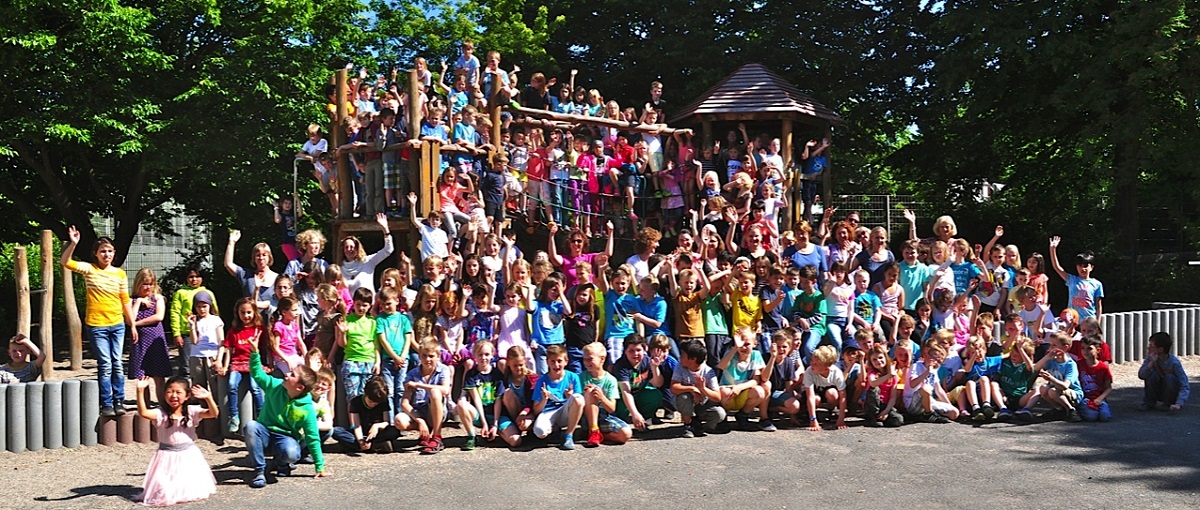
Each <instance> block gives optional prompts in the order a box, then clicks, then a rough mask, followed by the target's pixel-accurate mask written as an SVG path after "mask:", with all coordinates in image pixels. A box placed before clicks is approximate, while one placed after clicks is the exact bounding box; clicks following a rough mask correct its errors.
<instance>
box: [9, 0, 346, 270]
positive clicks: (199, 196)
mask: <svg viewBox="0 0 1200 510" xmlns="http://www.w3.org/2000/svg"><path fill="white" fill-rule="evenodd" d="M360 8H361V6H360V4H358V2H356V1H355V0H332V1H323V2H308V1H302V0H279V1H273V2H254V1H251V2H236V3H226V2H221V3H215V2H214V3H196V2H185V1H179V0H173V1H167V2H143V1H135V2H122V3H120V4H118V3H117V2H96V1H89V0H66V1H62V2H44V1H41V2H34V1H22V2H10V3H8V4H5V5H4V6H0V16H2V18H0V44H2V45H3V48H4V50H3V51H0V77H2V78H3V79H4V81H5V83H6V84H7V86H6V87H5V89H4V90H3V91H2V92H0V100H2V101H0V102H2V103H3V108H4V109H5V111H4V114H3V115H0V129H2V130H3V131H4V133H5V134H6V136H5V140H4V141H3V142H0V168H3V169H4V170H6V174H7V175H8V176H9V177H8V178H7V179H3V180H0V195H2V197H0V211H9V212H11V211H19V212H20V214H21V215H22V216H23V217H25V218H29V219H30V220H31V221H32V222H34V223H37V224H39V225H42V226H44V227H47V228H51V229H53V230H55V231H56V232H58V233H59V235H64V233H65V231H66V227H67V226H68V225H75V226H77V227H78V228H79V229H80V231H81V232H82V233H83V237H84V240H83V243H84V244H85V245H88V244H90V241H91V240H92V239H95V238H96V236H97V233H96V232H95V231H94V230H93V229H92V227H91V219H92V216H93V215H97V214H98V215H102V216H110V217H112V218H114V220H115V224H116V228H115V230H116V231H115V233H114V234H115V235H114V236H113V237H114V240H115V243H116V246H117V253H118V259H117V260H116V263H117V264H120V263H121V262H122V261H123V259H124V256H125V254H126V253H127V251H128V247H129V245H130V243H131V241H132V239H133V236H134V234H136V233H137V231H138V228H139V225H140V224H142V223H143V222H147V223H148V224H150V225H152V226H154V227H155V228H156V230H159V231H164V230H165V229H167V226H166V223H165V222H164V221H162V220H163V219H164V218H161V217H157V216H156V214H155V213H156V211H158V208H159V207H160V206H162V205H163V204H165V203H167V202H168V201H175V202H177V203H179V204H181V205H183V206H184V208H185V210H187V211H188V212H189V213H192V214H195V215H197V216H198V217H200V218H201V219H202V220H205V221H211V222H217V223H232V222H234V221H236V219H237V216H238V214H239V211H238V208H239V207H243V206H245V205H247V204H253V203H260V202H261V201H263V200H264V197H265V196H267V195H269V194H271V192H272V190H283V189H285V183H286V177H287V174H288V173H289V172H286V171H285V170H286V169H290V166H291V162H290V154H291V153H292V152H293V149H294V148H295V147H293V146H295V145H298V144H297V143H296V142H299V141H302V138H303V134H302V133H303V126H304V125H306V124H307V123H308V122H310V121H311V119H314V118H319V115H320V114H319V107H320V105H321V102H320V101H321V99H322V96H321V92H320V89H321V87H322V86H323V85H324V83H326V81H327V79H328V75H329V69H330V68H332V67H337V66H340V65H341V63H343V62H345V58H346V56H345V50H346V48H347V47H349V46H350V45H351V44H353V43H355V42H356V41H357V40H358V38H360V37H361V36H362V32H361V30H359V29H357V27H356V26H355V25H354V23H356V22H358V21H359V20H360V18H358V17H357V16H358V13H359V10H360ZM288 188H290V185H289V186H288ZM214 198H218V200H214ZM167 231H169V230H167Z"/></svg>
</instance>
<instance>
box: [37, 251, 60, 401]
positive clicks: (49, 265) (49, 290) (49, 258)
mask: <svg viewBox="0 0 1200 510" xmlns="http://www.w3.org/2000/svg"><path fill="white" fill-rule="evenodd" d="M56 262H57V261H55V260H54V233H53V232H51V231H49V230H43V231H42V314H41V318H40V319H38V339H39V341H40V342H39V343H40V344H41V348H42V352H43V353H45V354H46V362H45V363H43V364H42V379H43V380H47V381H49V380H51V379H53V378H54V268H55V267H56V266H57V264H56Z"/></svg>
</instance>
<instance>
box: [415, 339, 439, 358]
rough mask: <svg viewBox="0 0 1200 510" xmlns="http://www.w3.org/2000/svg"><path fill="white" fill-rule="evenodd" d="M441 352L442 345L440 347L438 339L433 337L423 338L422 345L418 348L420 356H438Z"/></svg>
mask: <svg viewBox="0 0 1200 510" xmlns="http://www.w3.org/2000/svg"><path fill="white" fill-rule="evenodd" d="M440 350H441V345H439V344H438V341H437V339H436V338H434V337H432V336H427V337H425V338H422V339H421V343H420V344H418V347H417V352H418V353H420V354H429V353H431V352H432V353H434V354H437V353H438V352H439V351H440Z"/></svg>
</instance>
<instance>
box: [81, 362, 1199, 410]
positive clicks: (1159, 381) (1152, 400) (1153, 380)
mask: <svg viewBox="0 0 1200 510" xmlns="http://www.w3.org/2000/svg"><path fill="white" fill-rule="evenodd" d="M1179 389H1180V388H1179V380H1178V379H1175V378H1174V377H1163V375H1162V374H1160V373H1158V372H1157V371H1154V370H1151V371H1150V374H1149V376H1148V377H1146V389H1145V393H1144V395H1145V397H1144V398H1143V399H1142V401H1143V402H1145V403H1146V404H1147V405H1149V406H1150V407H1151V408H1153V407H1154V404H1156V403H1158V402H1162V403H1164V404H1167V405H1175V402H1176V401H1177V400H1179ZM100 392H101V393H104V386H103V383H101V386H100Z"/></svg>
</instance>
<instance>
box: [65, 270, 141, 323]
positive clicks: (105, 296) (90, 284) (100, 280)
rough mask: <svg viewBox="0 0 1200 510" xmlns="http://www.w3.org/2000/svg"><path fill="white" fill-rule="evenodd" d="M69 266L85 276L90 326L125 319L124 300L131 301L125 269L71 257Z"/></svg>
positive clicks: (120, 321) (85, 321) (87, 320)
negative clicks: (92, 263)
mask: <svg viewBox="0 0 1200 510" xmlns="http://www.w3.org/2000/svg"><path fill="white" fill-rule="evenodd" d="M67 269H70V270H71V271H74V272H76V273H79V274H81V275H83V280H84V283H86V285H87V314H86V315H85V316H84V319H83V322H84V324H87V325H88V326H94V327H106V326H116V325H117V324H121V323H122V322H125V303H128V302H129V281H128V280H127V279H126V277H125V270H124V269H121V268H119V267H116V266H108V267H107V268H104V269H100V268H98V267H96V266H93V265H91V264H89V263H87V262H79V261H76V260H71V261H69V262H67Z"/></svg>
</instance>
